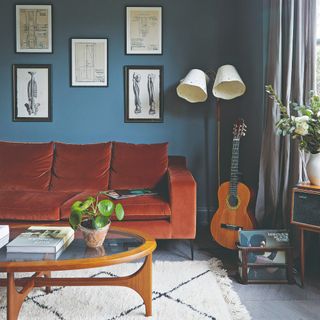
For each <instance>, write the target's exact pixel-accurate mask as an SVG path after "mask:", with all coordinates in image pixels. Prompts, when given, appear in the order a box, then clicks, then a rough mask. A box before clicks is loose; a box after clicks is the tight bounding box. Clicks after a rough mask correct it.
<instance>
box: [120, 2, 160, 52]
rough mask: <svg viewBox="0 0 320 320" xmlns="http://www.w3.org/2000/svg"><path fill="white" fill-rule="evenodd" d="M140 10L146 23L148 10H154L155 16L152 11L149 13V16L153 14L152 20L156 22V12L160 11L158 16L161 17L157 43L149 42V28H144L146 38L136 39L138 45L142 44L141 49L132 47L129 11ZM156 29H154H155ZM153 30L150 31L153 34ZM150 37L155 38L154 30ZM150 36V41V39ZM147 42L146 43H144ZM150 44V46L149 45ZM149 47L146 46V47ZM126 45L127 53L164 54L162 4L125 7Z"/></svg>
mask: <svg viewBox="0 0 320 320" xmlns="http://www.w3.org/2000/svg"><path fill="white" fill-rule="evenodd" d="M133 10H135V11H140V12H141V17H142V18H144V24H145V22H146V21H147V20H146V19H145V18H146V12H147V11H151V10H154V17H152V16H151V14H150V12H149V13H148V14H147V15H149V16H151V19H152V22H153V24H154V22H155V21H156V19H157V16H156V13H157V11H158V18H159V24H160V25H159V26H158V30H157V31H158V39H157V40H158V41H156V42H155V43H156V44H155V43H149V45H148V43H147V41H148V37H147V34H148V32H147V30H143V32H142V33H143V34H144V35H145V39H142V38H141V39H140V40H139V42H137V40H138V39H137V38H136V39H135V41H136V42H137V47H139V46H140V49H138V48H136V49H132V48H131V49H130V45H131V43H132V41H131V39H130V33H131V32H130V28H131V23H130V15H129V12H130V11H133ZM137 15H138V14H137ZM137 19H138V17H136V20H137ZM140 25H141V24H140ZM153 31H154V30H153ZM151 33H152V32H150V34H151ZM150 38H153V39H154V32H153V35H151V37H150ZM150 38H149V41H150ZM144 42H146V43H144ZM147 45H148V46H147ZM146 46H147V47H148V48H149V49H148V48H145V47H146ZM157 46H158V47H159V48H157ZM124 47H125V54H126V55H162V54H163V7H162V6H138V5H137V6H126V7H125V43H124Z"/></svg>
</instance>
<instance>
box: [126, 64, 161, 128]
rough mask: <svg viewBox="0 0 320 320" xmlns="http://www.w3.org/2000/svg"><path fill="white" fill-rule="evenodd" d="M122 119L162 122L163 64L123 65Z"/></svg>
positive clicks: (127, 120)
mask: <svg viewBox="0 0 320 320" xmlns="http://www.w3.org/2000/svg"><path fill="white" fill-rule="evenodd" d="M124 99H125V107H124V121H125V122H135V123H139V122H145V123H161V122H163V66H161V65H160V66H154V65H152V66H140V65H130V66H124Z"/></svg>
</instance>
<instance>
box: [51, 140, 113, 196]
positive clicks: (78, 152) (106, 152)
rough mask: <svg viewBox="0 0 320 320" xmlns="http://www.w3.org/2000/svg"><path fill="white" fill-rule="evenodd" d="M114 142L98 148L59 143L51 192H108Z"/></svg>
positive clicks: (56, 147) (102, 144)
mask: <svg viewBox="0 0 320 320" xmlns="http://www.w3.org/2000/svg"><path fill="white" fill-rule="evenodd" d="M111 146H112V145H111V142H108V143H96V144H65V143H59V142H56V143H55V156H54V161H53V169H52V181H51V188H50V189H51V190H55V191H82V190H107V188H108V184H109V171H110V162H111Z"/></svg>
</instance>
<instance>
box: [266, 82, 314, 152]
mask: <svg viewBox="0 0 320 320" xmlns="http://www.w3.org/2000/svg"><path fill="white" fill-rule="evenodd" d="M266 91H267V93H268V94H269V97H270V98H271V99H273V100H275V102H276V104H277V105H278V106H279V108H280V120H279V121H278V122H277V123H276V128H277V133H278V134H281V135H283V136H285V135H290V136H291V137H292V138H293V139H298V140H299V147H300V149H301V150H305V151H307V152H310V153H313V154H315V153H319V152H320V97H319V96H317V95H315V94H314V93H313V92H312V91H311V92H310V99H309V103H308V104H307V105H299V104H297V103H295V102H293V103H290V106H289V107H286V106H284V105H283V103H282V102H281V100H280V99H279V97H278V96H277V95H276V93H275V92H274V89H273V88H272V86H271V85H268V86H266ZM292 113H295V114H296V116H294V115H292Z"/></svg>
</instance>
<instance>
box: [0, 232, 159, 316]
mask: <svg viewBox="0 0 320 320" xmlns="http://www.w3.org/2000/svg"><path fill="white" fill-rule="evenodd" d="M10 231H11V230H10ZM22 231H23V229H20V230H17V231H16V230H15V232H14V236H16V235H18V234H19V233H21V232H22ZM156 246H157V245H156V241H155V240H154V239H153V238H152V237H150V236H149V235H147V234H145V233H142V232H140V231H133V230H130V229H124V228H115V227H111V228H110V230H109V233H108V235H107V238H106V240H105V242H104V246H103V247H100V248H98V249H91V248H88V247H86V245H85V243H84V240H83V239H82V235H81V233H79V232H77V233H76V239H75V240H74V241H73V242H72V243H71V245H70V246H69V247H68V248H67V249H66V250H65V251H63V253H62V254H61V256H59V257H58V259H55V258H52V257H51V258H50V257H48V255H43V256H41V257H39V254H32V253H30V254H16V255H14V254H7V252H6V247H3V248H2V249H1V250H0V272H6V273H7V279H2V280H0V285H1V286H6V287H7V319H8V320H16V319H18V315H19V312H20V308H21V305H22V303H23V301H24V299H25V298H26V296H27V295H28V294H29V292H30V291H31V290H32V289H33V288H36V287H45V288H46V292H47V293H49V292H50V290H51V286H125V287H129V288H131V289H133V290H135V291H136V292H137V293H138V294H139V295H140V296H141V298H142V299H143V302H144V304H145V308H146V316H151V315H152V252H153V251H154V250H155V248H156ZM143 257H145V261H144V263H143V265H142V266H141V268H140V269H139V270H138V271H137V272H135V273H134V274H132V275H129V276H126V277H119V278H52V277H51V271H61V270H76V269H88V268H97V267H105V266H111V265H115V264H120V263H125V262H130V261H135V260H138V259H141V258H143ZM16 272H34V274H33V275H32V276H30V277H26V278H19V279H15V273H16ZM17 287H22V289H21V290H20V291H17V289H16V288H17Z"/></svg>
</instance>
